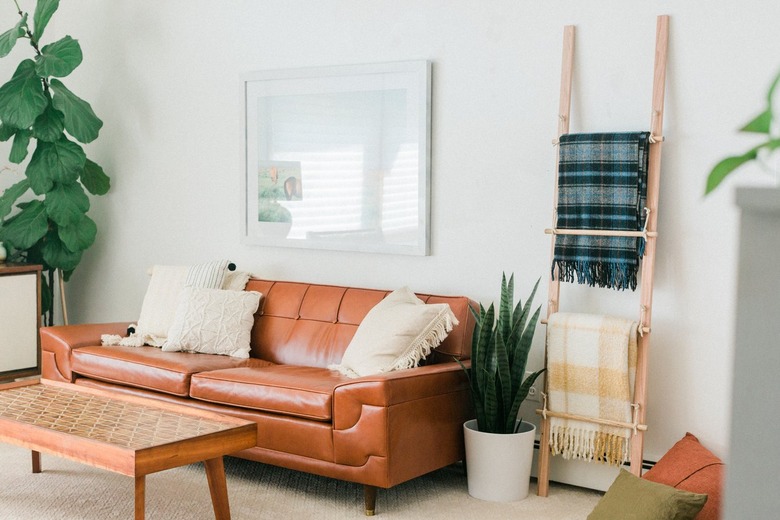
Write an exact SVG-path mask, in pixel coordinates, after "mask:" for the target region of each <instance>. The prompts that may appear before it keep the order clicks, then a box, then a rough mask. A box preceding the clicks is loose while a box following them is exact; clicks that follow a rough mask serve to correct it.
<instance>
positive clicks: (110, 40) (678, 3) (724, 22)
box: [0, 0, 780, 459]
mask: <svg viewBox="0 0 780 520" xmlns="http://www.w3.org/2000/svg"><path fill="white" fill-rule="evenodd" d="M21 3H22V5H23V7H26V8H27V9H29V11H30V12H32V10H33V6H32V2H31V1H30V0H24V1H22V2H21ZM0 9H2V11H0V19H2V25H3V28H4V27H5V26H8V27H10V26H11V24H12V23H13V21H14V20H15V18H14V16H15V13H14V10H13V8H12V5H11V3H10V2H7V3H6V2H4V3H3V5H2V6H0ZM658 14H670V15H671V38H670V51H669V52H670V54H669V66H668V79H667V98H666V99H667V103H666V120H665V121H666V123H665V129H664V134H665V136H666V139H667V140H666V143H665V144H664V148H663V171H662V181H661V184H662V186H661V203H660V204H661V206H660V212H659V230H660V233H661V235H660V238H659V239H658V256H657V267H656V280H655V298H654V322H653V339H652V352H651V355H650V379H649V409H648V421H649V424H650V430H649V432H648V433H647V442H646V457H647V458H649V459H657V458H658V457H660V455H662V454H663V453H664V452H665V451H666V450H667V449H668V448H669V447H670V446H671V445H672V444H673V443H674V442H675V441H677V440H678V439H679V438H680V437H682V436H683V434H684V433H685V432H686V431H690V432H693V433H695V434H696V435H697V436H699V437H700V439H701V440H702V441H703V442H704V444H705V445H706V446H708V447H710V448H711V449H712V450H714V451H715V452H716V453H718V454H720V455H721V456H724V457H725V456H727V453H726V448H727V446H728V423H729V421H728V419H729V416H728V410H729V404H730V395H731V394H730V390H731V388H730V386H731V383H730V381H731V373H732V368H731V366H732V365H731V363H732V335H733V313H734V295H735V270H736V222H737V212H736V210H735V208H734V207H733V204H732V199H733V189H732V185H733V184H734V182H733V181H730V182H728V183H727V186H725V187H724V188H722V189H720V190H719V191H718V192H716V193H715V194H714V195H712V196H710V197H708V198H706V199H705V198H703V196H702V193H703V187H704V181H705V178H706V176H707V173H708V171H709V169H710V168H711V167H712V166H713V165H714V164H715V163H716V162H717V160H719V159H720V158H722V157H723V156H724V155H726V154H729V153H733V152H740V153H741V152H742V151H743V150H744V149H746V148H747V147H748V146H749V145H750V144H751V143H753V140H751V139H750V138H749V137H742V136H738V135H737V134H736V132H735V130H736V129H737V128H738V127H739V126H740V125H741V124H742V123H744V122H745V121H746V120H747V119H748V118H749V117H752V116H753V115H754V114H755V113H758V112H759V111H760V110H761V109H762V108H763V107H762V102H763V99H764V95H765V91H766V88H767V87H768V84H769V82H770V80H771V78H772V77H773V75H774V74H775V72H776V71H777V69H778V67H780V60H779V59H778V56H780V39H778V38H777V30H776V29H777V19H778V17H780V4H777V2H776V1H775V0H754V1H752V2H733V1H727V0H715V1H713V2H708V3H706V7H704V6H703V4H702V3H701V2H688V1H684V0H675V1H673V0H666V1H655V2H647V1H642V2H638V1H625V0H603V1H600V2H580V1H576V0H550V1H546V2H531V1H523V0H491V1H490V2H484V1H476V0H475V1H465V0H460V1H452V0H423V1H420V0H371V1H361V0H323V1H319V2H311V1H304V0H284V1H282V0H262V1H261V0H258V1H251V2H250V1H246V0H226V1H221V2H206V1H203V0H188V1H185V0H163V1H160V0H153V1H152V0H134V1H132V2H129V1H126V2H105V1H100V0H72V1H70V2H63V3H62V5H61V7H60V11H59V12H58V13H57V14H56V15H55V17H54V22H53V25H52V27H51V29H50V34H49V35H48V36H49V37H50V38H53V37H59V36H61V35H64V34H71V35H72V36H73V37H75V38H78V39H79V41H80V43H81V45H82V47H83V49H84V54H85V60H84V63H83V65H82V66H81V67H80V68H79V69H78V70H77V71H76V72H75V73H74V74H73V77H71V78H67V80H66V84H68V85H69V86H70V88H71V89H72V90H74V91H75V92H76V93H77V94H79V95H81V96H82V97H84V98H85V99H87V100H89V101H90V102H91V103H92V106H93V107H94V109H95V110H96V112H97V113H98V115H99V116H101V117H102V118H103V120H104V121H105V126H104V128H103V130H102V132H101V136H100V138H99V139H98V140H97V141H96V142H95V143H93V144H91V145H89V146H88V153H89V154H90V156H91V157H92V158H93V159H94V160H96V161H97V162H99V163H100V164H102V165H103V166H104V167H105V169H106V171H107V172H108V173H109V174H110V175H111V176H112V183H113V188H112V190H111V192H110V194H109V195H107V196H105V197H101V198H96V199H93V208H92V213H91V215H92V216H93V218H94V219H95V220H96V221H97V222H98V226H99V236H98V239H97V242H96V244H95V245H94V247H93V248H92V249H90V250H89V251H88V252H87V253H86V254H85V256H84V260H83V262H82V264H81V266H80V267H79V269H78V271H77V272H76V273H75V275H74V277H73V280H72V282H71V283H69V285H68V291H69V293H68V297H69V302H68V305H69V311H70V313H71V321H72V322H95V321H115V320H133V319H135V318H137V316H138V313H139V309H140V305H141V300H142V298H143V294H144V291H145V287H146V283H147V280H148V278H147V276H146V274H145V271H146V268H147V267H148V266H150V265H152V264H156V263H160V264H177V263H181V264H189V263H194V262H199V261H206V260H210V259H215V258H221V257H229V258H231V259H232V260H233V261H235V262H237V263H238V264H239V266H240V267H241V268H243V269H247V270H251V271H253V272H254V273H256V274H257V275H260V276H266V277H271V278H279V279H289V280H300V281H310V282H325V283H334V284H348V285H353V286H366V287H381V288H395V287H397V286H400V285H403V284H408V285H409V286H411V287H412V288H413V289H415V290H417V291H420V292H424V291H430V292H437V293H442V294H455V293H460V294H466V295H469V296H471V297H473V298H475V299H477V300H481V301H483V302H489V301H491V300H493V299H494V298H495V297H496V296H497V292H498V284H499V281H500V276H501V272H502V271H508V272H509V271H513V272H515V273H516V276H517V278H518V283H519V292H520V293H522V294H525V293H527V292H528V290H529V289H530V287H531V285H532V284H533V282H534V281H535V280H536V279H537V278H538V277H540V276H541V277H543V279H544V280H546V276H547V275H548V273H549V258H548V255H549V237H548V236H546V235H544V234H543V229H544V228H545V227H547V226H549V225H550V216H551V201H552V185H553V171H552V170H553V165H554V149H553V148H552V146H551V144H550V142H551V139H552V138H553V137H555V132H556V124H557V120H556V117H557V103H558V88H559V82H560V57H561V39H562V27H563V26H564V25H565V24H575V25H577V36H576V58H575V69H576V72H575V76H574V99H573V107H572V114H573V116H572V131H600V130H604V131H609V130H639V129H646V128H648V127H649V120H650V97H651V83H652V66H653V47H654V39H655V27H656V20H655V17H656V15H658ZM49 41H51V40H49ZM26 54H27V49H26V48H24V47H22V46H19V47H18V48H17V49H15V50H14V52H13V53H12V55H11V58H12V59H6V60H2V63H0V77H2V78H3V79H4V78H7V77H10V74H11V72H12V71H13V68H15V62H16V61H17V58H21V57H22V56H23V55H26ZM410 59H427V60H431V61H432V62H433V140H432V149H433V158H432V165H433V170H432V201H431V204H432V254H431V256H428V257H405V256H392V255H377V254H357V253H343V252H329V251H315V250H300V249H275V248H264V247H257V246H247V245H243V244H242V243H241V239H240V238H241V237H240V203H241V200H242V199H241V193H240V186H241V182H242V175H243V172H242V165H241V160H240V156H239V146H240V145H239V143H240V139H241V135H240V119H241V104H240V98H239V76H240V75H241V74H242V73H244V72H248V71H254V70H263V69H276V68H292V67H308V66H327V65H338V64H356V63H374V62H384V61H397V60H410ZM0 144H2V145H3V146H2V147H1V148H0V152H1V154H0V157H3V158H5V157H7V152H8V146H7V145H8V143H0ZM2 161H3V162H0V166H2V165H6V164H7V160H6V159H2ZM9 166H11V167H12V168H13V169H16V170H17V171H19V168H18V167H16V166H14V165H9ZM760 177H761V176H760V175H759V174H750V173H748V174H741V175H740V176H739V180H738V181H737V183H741V184H749V183H756V182H765V180H764V179H763V178H760ZM9 178H10V177H9V176H8V174H7V172H3V173H2V174H0V182H3V183H8V182H9V181H8V179H9ZM770 275H771V273H770ZM543 286H544V283H543ZM544 291H545V292H546V287H544ZM538 301H539V302H543V301H544V295H542V297H541V298H538ZM562 301H563V308H564V309H567V310H585V311H587V310H589V309H599V308H602V307H603V308H605V309H607V310H609V311H610V312H617V313H621V314H625V315H626V316H638V310H637V307H638V303H637V302H638V296H637V295H632V294H628V295H625V294H616V293H614V292H610V291H605V290H581V289H579V288H570V287H564V288H563V292H562ZM613 301H614V302H616V303H604V302H613ZM540 330H541V329H540ZM537 336H538V337H537V345H536V349H535V352H534V360H533V362H534V364H535V365H540V364H541V359H542V341H541V340H542V337H541V336H542V335H541V334H538V335H537Z"/></svg>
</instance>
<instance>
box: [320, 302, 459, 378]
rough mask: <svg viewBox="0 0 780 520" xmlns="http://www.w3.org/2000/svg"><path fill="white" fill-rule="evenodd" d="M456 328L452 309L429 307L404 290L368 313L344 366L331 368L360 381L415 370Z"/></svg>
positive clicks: (359, 327) (351, 345) (439, 306)
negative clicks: (367, 377) (399, 371)
mask: <svg viewBox="0 0 780 520" xmlns="http://www.w3.org/2000/svg"><path fill="white" fill-rule="evenodd" d="M457 324H458V320H457V318H456V317H455V314H453V312H452V310H451V309H450V306H449V305H447V304H446V303H436V304H430V305H426V304H425V303H423V301H422V300H420V299H419V298H417V296H415V295H414V293H413V292H412V291H411V290H410V289H409V288H408V287H403V288H401V289H398V290H397V291H394V292H392V293H390V294H389V295H387V297H385V299H383V300H382V301H381V302H379V303H378V304H376V305H375V306H374V308H372V309H371V310H370V311H368V314H366V317H365V318H363V321H362V322H361V323H360V325H359V326H358V329H357V331H356V332H355V336H354V337H353V338H352V341H351V342H350V343H349V346H348V347H347V349H346V351H345V352H344V357H343V358H342V360H341V364H340V365H331V366H330V367H328V368H330V369H332V370H338V371H339V372H341V373H342V374H345V375H347V376H349V377H361V376H367V375H371V374H378V373H381V372H390V371H392V370H399V369H402V368H412V367H415V366H417V363H419V361H420V360H421V359H423V358H425V357H426V356H427V355H428V354H430V353H431V350H433V349H434V348H436V347H437V346H438V345H439V344H440V343H441V342H442V341H444V338H446V337H447V334H448V333H449V332H450V331H451V330H452V328H453V327H454V326H455V325H457Z"/></svg>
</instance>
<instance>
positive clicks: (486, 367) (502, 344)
mask: <svg viewBox="0 0 780 520" xmlns="http://www.w3.org/2000/svg"><path fill="white" fill-rule="evenodd" d="M538 287H539V280H537V281H536V285H535V286H534V289H533V291H532V292H531V295H530V296H529V298H528V300H527V301H526V302H525V304H523V302H522V300H520V301H518V302H517V305H515V306H514V308H513V303H514V275H512V276H511V277H510V278H509V281H508V282H507V279H506V274H503V275H502V277H501V302H500V304H499V307H498V314H497V315H496V310H495V308H494V305H493V304H492V303H491V304H490V306H489V307H488V308H487V309H485V308H484V306H482V305H480V308H479V312H477V311H476V310H475V309H474V308H471V312H472V313H473V314H474V318H475V319H476V325H475V327H474V335H473V339H472V345H471V367H469V368H466V367H465V366H464V365H462V364H461V366H464V370H466V373H467V374H468V376H469V383H470V385H471V397H472V400H473V403H474V409H475V411H476V415H477V427H478V429H479V431H481V432H487V433H514V432H515V427H516V424H518V423H517V414H518V410H519V409H520V404H521V403H522V402H523V400H524V399H525V398H526V397H527V396H528V392H529V390H530V389H531V386H532V385H533V384H534V382H535V381H536V378H537V377H539V375H540V374H541V373H542V372H544V369H542V370H539V371H537V372H534V373H532V374H531V375H529V376H528V377H527V378H525V380H523V377H524V376H525V369H526V364H527V362H528V354H529V352H530V351H531V342H532V340H533V336H534V331H535V330H536V324H537V321H538V320H539V312H540V310H541V307H538V308H537V309H536V312H534V314H533V315H532V316H531V315H530V312H531V303H532V302H533V299H534V295H535V294H536V289H537V288H538Z"/></svg>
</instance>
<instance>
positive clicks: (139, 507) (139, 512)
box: [135, 476, 146, 520]
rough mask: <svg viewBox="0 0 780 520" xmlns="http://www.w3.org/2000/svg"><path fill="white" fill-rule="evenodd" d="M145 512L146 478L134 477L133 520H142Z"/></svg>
mask: <svg viewBox="0 0 780 520" xmlns="http://www.w3.org/2000/svg"><path fill="white" fill-rule="evenodd" d="M145 510H146V477H145V476H140V477H135V520H144V515H145Z"/></svg>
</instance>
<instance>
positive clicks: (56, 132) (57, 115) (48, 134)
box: [32, 101, 65, 143]
mask: <svg viewBox="0 0 780 520" xmlns="http://www.w3.org/2000/svg"><path fill="white" fill-rule="evenodd" d="M63 130H65V118H64V116H63V115H62V112H60V111H59V110H57V109H56V108H54V106H53V105H52V104H51V101H49V104H48V105H46V108H45V109H44V111H43V113H41V115H39V116H38V117H37V118H36V119H35V122H34V123H33V126H32V135H33V137H35V138H36V139H38V140H40V141H47V142H49V143H53V142H54V141H59V140H60V138H61V137H62V132H63Z"/></svg>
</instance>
